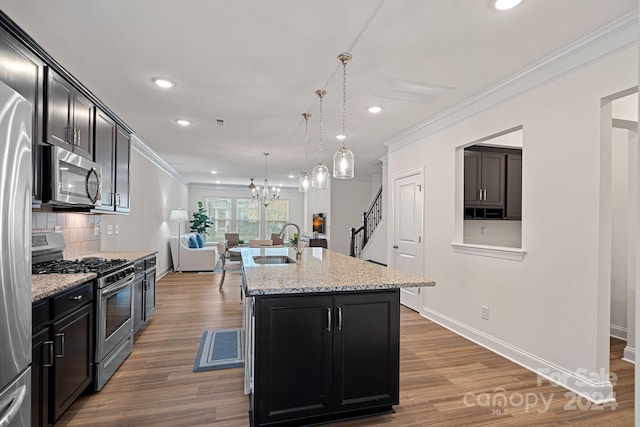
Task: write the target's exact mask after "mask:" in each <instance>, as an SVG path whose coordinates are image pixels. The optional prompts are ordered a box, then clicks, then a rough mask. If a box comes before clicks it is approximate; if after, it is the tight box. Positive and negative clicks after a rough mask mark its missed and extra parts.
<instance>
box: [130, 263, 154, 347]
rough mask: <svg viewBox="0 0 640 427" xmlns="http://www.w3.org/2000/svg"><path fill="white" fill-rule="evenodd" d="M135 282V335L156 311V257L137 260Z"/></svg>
mask: <svg viewBox="0 0 640 427" xmlns="http://www.w3.org/2000/svg"><path fill="white" fill-rule="evenodd" d="M134 266H135V271H136V277H135V279H134V281H133V333H134V334H135V333H137V332H138V331H139V330H140V328H141V327H142V326H144V325H145V324H146V323H147V322H148V321H149V319H150V318H151V315H152V314H153V312H154V311H156V256H155V255H153V256H150V257H146V258H144V259H139V260H136V261H135V263H134Z"/></svg>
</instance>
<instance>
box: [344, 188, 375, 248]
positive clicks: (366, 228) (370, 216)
mask: <svg viewBox="0 0 640 427" xmlns="http://www.w3.org/2000/svg"><path fill="white" fill-rule="evenodd" d="M380 222H382V187H380V190H378V193H377V194H376V196H375V197H374V199H373V202H371V206H369V209H368V210H367V211H366V212H364V213H363V214H362V226H361V227H360V228H358V229H356V228H351V230H350V234H351V235H350V239H351V244H350V247H349V255H351V256H352V257H356V258H360V254H361V253H362V249H364V247H365V245H366V244H367V242H368V241H369V238H370V237H371V235H372V234H373V232H374V231H375V229H376V227H377V226H378V224H380Z"/></svg>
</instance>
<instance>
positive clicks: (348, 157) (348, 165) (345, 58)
mask: <svg viewBox="0 0 640 427" xmlns="http://www.w3.org/2000/svg"><path fill="white" fill-rule="evenodd" d="M338 60H339V61H340V62H342V135H341V136H342V147H340V149H339V150H338V151H336V153H335V154H334V155H333V177H334V178H338V179H351V178H353V169H354V158H353V152H352V151H351V150H349V149H348V148H347V146H346V145H345V140H346V139H347V133H346V130H345V121H346V117H347V63H349V61H351V54H350V53H341V54H340V55H338Z"/></svg>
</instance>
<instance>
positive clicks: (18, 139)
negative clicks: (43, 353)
mask: <svg viewBox="0 0 640 427" xmlns="http://www.w3.org/2000/svg"><path fill="white" fill-rule="evenodd" d="M31 114H32V108H31V103H29V102H28V101H27V100H25V99H24V98H23V97H22V96H20V95H19V94H18V93H17V92H15V91H14V90H13V89H11V88H10V87H9V86H7V85H5V84H4V83H2V82H0V426H2V427H9V426H11V427H18V426H20V427H23V426H24V427H26V426H29V425H30V424H31V420H30V417H31V247H30V246H31V128H32V121H31Z"/></svg>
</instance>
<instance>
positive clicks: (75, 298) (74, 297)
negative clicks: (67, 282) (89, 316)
mask: <svg viewBox="0 0 640 427" xmlns="http://www.w3.org/2000/svg"><path fill="white" fill-rule="evenodd" d="M70 299H72V300H74V301H82V295H76V296H73V297H71V298H70Z"/></svg>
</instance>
